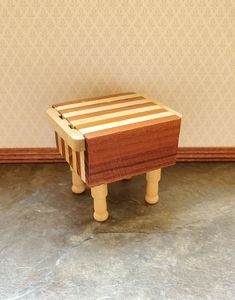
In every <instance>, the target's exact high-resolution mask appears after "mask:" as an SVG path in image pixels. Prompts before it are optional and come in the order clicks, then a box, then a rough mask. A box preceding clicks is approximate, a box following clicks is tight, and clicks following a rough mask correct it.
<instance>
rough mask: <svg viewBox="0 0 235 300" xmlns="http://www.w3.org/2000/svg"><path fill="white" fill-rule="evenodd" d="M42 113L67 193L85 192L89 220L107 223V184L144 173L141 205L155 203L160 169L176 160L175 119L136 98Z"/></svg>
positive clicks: (127, 95) (111, 97)
mask: <svg viewBox="0 0 235 300" xmlns="http://www.w3.org/2000/svg"><path fill="white" fill-rule="evenodd" d="M47 114H48V116H49V120H50V122H51V124H52V126H53V127H54V130H55V135H56V143H57V147H58V149H59V152H60V153H61V155H62V156H63V157H64V158H65V159H66V161H67V162H68V163H69V165H70V168H71V171H72V182H73V185H72V191H73V192H74V193H78V194H79V193H82V192H83V191H84V190H85V185H87V186H88V187H90V188H91V195H92V197H93V198H94V218H95V220H97V221H105V220H106V219H107V218H108V211H107V204H106V196H107V183H110V182H114V181H117V180H121V179H126V178H130V177H132V176H135V175H139V174H143V173H146V180H147V188H146V196H145V200H146V202H148V203H150V204H153V203H156V202H157V201H158V181H159V180H160V174H161V168H163V167H168V166H171V165H174V164H175V161H176V153H177V147H178V137H179V131H180V122H181V114H179V113H177V112H175V111H173V110H172V109H170V108H168V107H166V106H164V105H163V104H161V103H159V102H158V101H156V100H155V99H153V98H151V97H148V96H143V95H140V94H136V93H123V94H116V95H109V96H103V97H97V98H89V99H79V100H74V101H67V102H62V103H56V104H53V105H52V107H51V108H49V109H48V110H47Z"/></svg>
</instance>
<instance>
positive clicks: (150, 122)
mask: <svg viewBox="0 0 235 300" xmlns="http://www.w3.org/2000/svg"><path fill="white" fill-rule="evenodd" d="M179 119H180V118H179V117H178V116H169V117H162V118H159V119H154V120H148V121H143V122H138V123H134V124H128V125H123V126H118V127H114V128H109V129H103V130H99V131H95V132H91V133H86V134H84V136H85V138H87V139H92V138H97V137H101V136H104V135H110V134H114V133H118V132H123V131H129V130H132V129H137V128H144V127H146V126H151V125H156V124H160V123H163V122H169V121H173V120H179Z"/></svg>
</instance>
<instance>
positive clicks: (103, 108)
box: [62, 99, 155, 120]
mask: <svg viewBox="0 0 235 300" xmlns="http://www.w3.org/2000/svg"><path fill="white" fill-rule="evenodd" d="M144 103H152V105H153V104H155V103H153V102H152V101H151V100H148V99H140V100H132V101H126V102H124V103H118V104H112V105H111V104H108V105H105V106H103V105H102V106H100V107H99V108H97V107H94V108H88V109H80V110H77V111H72V112H68V113H64V114H62V117H63V118H64V119H67V120H68V118H69V117H73V116H81V115H85V114H89V113H93V112H97V113H99V112H101V111H106V110H109V109H114V108H120V107H127V106H133V105H136V104H144Z"/></svg>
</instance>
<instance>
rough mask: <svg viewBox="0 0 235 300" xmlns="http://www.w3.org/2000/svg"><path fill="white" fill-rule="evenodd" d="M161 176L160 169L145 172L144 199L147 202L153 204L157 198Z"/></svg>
mask: <svg viewBox="0 0 235 300" xmlns="http://www.w3.org/2000/svg"><path fill="white" fill-rule="evenodd" d="M160 178H161V169H158V170H154V171H150V172H147V173H146V182H147V185H146V195H145V201H146V202H147V203H149V204H155V203H157V202H158V200H159V196H158V182H159V180H160Z"/></svg>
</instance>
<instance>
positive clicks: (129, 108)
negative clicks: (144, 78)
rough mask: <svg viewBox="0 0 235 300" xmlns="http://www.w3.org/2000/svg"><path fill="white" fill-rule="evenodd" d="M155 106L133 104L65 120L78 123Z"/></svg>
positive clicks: (152, 104)
mask: <svg viewBox="0 0 235 300" xmlns="http://www.w3.org/2000/svg"><path fill="white" fill-rule="evenodd" d="M153 106H156V104H155V103H152V102H149V103H141V104H135V105H130V106H126V107H118V108H114V109H107V110H105V111H95V112H93V113H87V114H83V115H80V116H73V117H68V118H67V120H68V121H69V122H70V123H71V124H73V123H72V121H78V120H79V121H80V120H83V119H87V118H93V117H98V116H103V115H105V114H111V113H117V112H124V113H125V112H128V111H131V110H133V109H140V108H147V107H153Z"/></svg>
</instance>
